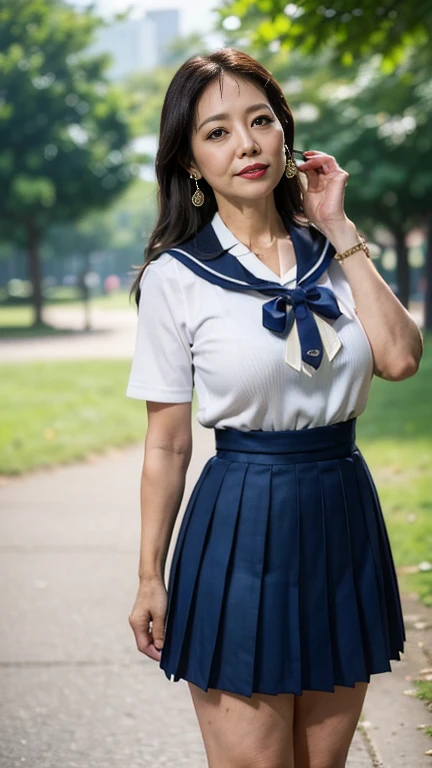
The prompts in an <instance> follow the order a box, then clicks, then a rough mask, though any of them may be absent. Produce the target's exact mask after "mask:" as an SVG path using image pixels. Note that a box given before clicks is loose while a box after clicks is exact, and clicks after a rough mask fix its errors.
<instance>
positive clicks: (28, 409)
mask: <svg viewBox="0 0 432 768" xmlns="http://www.w3.org/2000/svg"><path fill="white" fill-rule="evenodd" d="M431 341H432V339H429V340H428V344H426V350H425V355H424V358H423V360H422V364H421V367H420V371H419V372H418V373H417V375H416V376H414V377H412V378H410V379H407V380H406V381H402V382H388V381H383V380H381V379H375V380H374V382H373V386H372V392H371V396H370V399H369V403H368V407H367V409H366V411H365V413H364V414H362V416H361V417H360V418H359V420H358V429H357V434H358V445H359V447H360V449H361V451H362V453H363V455H364V456H365V458H366V461H367V462H368V464H369V466H370V469H371V471H372V474H373V477H374V479H375V481H376V484H377V486H378V490H379V494H380V498H381V503H382V507H383V511H384V515H385V519H386V524H387V528H388V531H389V536H390V539H391V543H392V548H393V553H394V557H395V562H396V565H397V566H398V572H399V580H400V584H401V587H402V589H403V590H405V591H410V592H417V593H418V594H419V595H420V597H421V599H422V600H423V601H424V602H425V603H426V604H428V605H432V570H431V571H423V572H422V571H418V569H417V566H418V564H419V563H420V562H422V561H428V560H430V559H431V552H432V522H431V521H432V516H431V512H432V472H431V467H432V404H431V397H430V392H431V381H432V351H431V350H432V344H431ZM129 370H130V363H129V361H127V360H126V361H82V362H79V363H77V362H46V363H42V362H39V363H22V364H7V365H3V368H2V374H3V375H2V376H1V377H0V404H1V405H0V411H1V412H0V424H1V428H0V473H3V474H20V473H23V472H27V471H29V470H31V469H35V468H37V467H44V466H50V465H55V464H59V463H64V462H68V461H73V460H77V459H84V458H85V457H86V456H88V455H89V454H92V453H97V452H102V451H104V450H105V449H106V448H109V447H114V446H123V445H127V444H130V443H134V442H137V441H140V440H143V439H144V435H145V429H146V409H145V405H144V403H143V402H142V401H136V400H131V399H129V398H126V397H125V394H124V393H125V390H126V385H127V380H128V375H129ZM407 567H411V569H412V570H413V571H414V572H412V573H408V572H404V568H407Z"/></svg>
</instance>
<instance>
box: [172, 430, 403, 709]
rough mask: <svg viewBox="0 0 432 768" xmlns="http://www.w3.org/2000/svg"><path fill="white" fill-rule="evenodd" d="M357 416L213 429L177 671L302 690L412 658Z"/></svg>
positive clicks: (182, 600) (187, 574)
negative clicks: (296, 425) (300, 425)
mask: <svg viewBox="0 0 432 768" xmlns="http://www.w3.org/2000/svg"><path fill="white" fill-rule="evenodd" d="M355 426H356V420H355V419H351V420H349V421H346V422H340V423H337V424H332V425H330V426H325V427H315V428H311V429H305V430H284V431H273V432H266V431H260V430H254V431H251V432H242V431H239V430H235V429H216V430H215V438H216V453H215V455H214V456H212V457H211V458H210V459H209V461H208V462H207V463H206V465H205V466H204V468H203V470H202V472H201V475H200V477H199V479H198V481H197V483H196V485H195V487H194V489H193V492H192V494H191V497H190V499H189V501H188V504H187V507H186V510H185V514H184V517H183V520H182V523H181V526H180V530H179V534H178V537H177V541H176V544H175V548H174V552H173V559H172V564H171V569H170V574H169V581H168V588H167V591H168V604H167V613H166V622H165V638H164V646H163V649H162V653H161V658H160V667H161V669H163V670H164V672H165V674H166V676H167V677H168V678H169V679H172V680H173V681H174V682H176V681H178V680H180V679H184V680H188V681H190V682H192V683H195V685H197V686H199V687H200V688H202V689H204V690H208V689H209V688H216V689H220V690H225V691H229V692H233V693H238V694H242V695H245V696H249V697H250V696H251V694H252V693H254V692H259V693H266V694H273V695H276V694H278V693H294V694H297V695H301V693H302V691H303V690H316V691H330V692H332V691H334V686H335V685H342V686H350V687H354V685H355V683H356V682H369V681H370V675H371V674H375V673H379V672H386V671H391V665H390V660H399V659H400V653H401V652H403V650H404V641H405V629H404V623H403V617H402V610H401V602H400V595H399V590H398V583H397V577H396V572H395V567H394V563H393V558H392V553H391V548H390V544H389V539H388V535H387V531H386V526H385V522H384V518H383V514H382V510H381V507H380V502H379V499H378V495H377V491H376V488H375V485H374V482H373V480H372V478H371V475H370V472H369V470H368V467H367V465H366V462H365V460H364V458H363V456H362V454H361V452H360V451H359V449H358V447H357V446H356V442H355Z"/></svg>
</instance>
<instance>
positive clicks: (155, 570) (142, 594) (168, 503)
mask: <svg viewBox="0 0 432 768" xmlns="http://www.w3.org/2000/svg"><path fill="white" fill-rule="evenodd" d="M147 413H148V428H147V435H146V440H145V453H144V462H143V468H142V474H141V546H140V558H139V569H138V576H139V587H138V594H137V597H136V600H135V604H134V607H133V609H132V612H131V614H130V616H129V622H130V625H131V627H132V629H133V631H134V634H135V639H136V643H137V647H138V650H140V651H141V652H142V653H145V654H146V655H147V656H149V657H150V658H152V659H155V660H159V658H160V651H158V650H157V649H161V648H162V647H163V639H164V629H165V614H166V608H167V592H166V588H165V584H164V570H165V562H166V558H167V553H168V548H169V544H170V541H171V536H172V531H173V528H174V524H175V520H176V517H177V514H178V511H179V508H180V504H181V501H182V498H183V493H184V487H185V478H186V471H187V468H188V466H189V462H190V459H191V455H192V427H191V403H190V402H186V403H158V402H147ZM150 622H151V624H152V626H151V627H150Z"/></svg>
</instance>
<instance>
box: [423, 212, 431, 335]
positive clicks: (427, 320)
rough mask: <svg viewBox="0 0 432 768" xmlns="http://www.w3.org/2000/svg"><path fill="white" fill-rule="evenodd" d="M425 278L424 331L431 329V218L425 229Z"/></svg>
mask: <svg viewBox="0 0 432 768" xmlns="http://www.w3.org/2000/svg"><path fill="white" fill-rule="evenodd" d="M425 278H426V293H425V303H424V328H425V330H426V331H432V219H431V220H430V221H429V226H428V231H427V240H426V264H425Z"/></svg>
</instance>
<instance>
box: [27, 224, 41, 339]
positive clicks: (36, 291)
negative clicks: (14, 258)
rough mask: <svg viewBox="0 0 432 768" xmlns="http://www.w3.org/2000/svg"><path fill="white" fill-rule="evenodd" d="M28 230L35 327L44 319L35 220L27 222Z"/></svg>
mask: <svg viewBox="0 0 432 768" xmlns="http://www.w3.org/2000/svg"><path fill="white" fill-rule="evenodd" d="M26 229H27V265H28V275H29V279H30V282H31V284H32V287H33V298H32V303H33V310H34V316H33V325H41V324H42V322H43V319H42V303H43V299H42V278H41V264H40V256H39V246H40V241H41V236H40V232H39V230H38V229H37V227H36V224H35V222H34V220H33V219H28V220H27V222H26Z"/></svg>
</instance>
